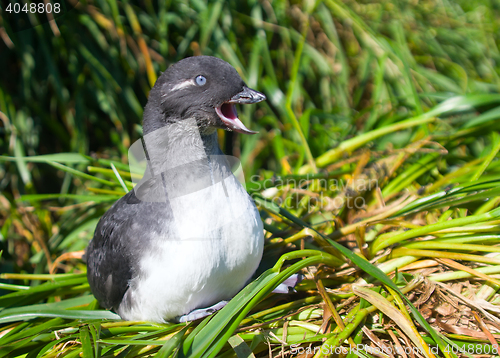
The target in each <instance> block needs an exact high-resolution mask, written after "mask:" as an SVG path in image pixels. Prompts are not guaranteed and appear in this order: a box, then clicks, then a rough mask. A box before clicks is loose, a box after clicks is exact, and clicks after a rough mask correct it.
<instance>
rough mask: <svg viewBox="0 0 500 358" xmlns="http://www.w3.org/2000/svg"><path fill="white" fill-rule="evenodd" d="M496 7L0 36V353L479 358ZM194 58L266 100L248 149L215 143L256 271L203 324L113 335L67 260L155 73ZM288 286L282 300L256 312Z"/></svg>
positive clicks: (494, 252)
mask: <svg viewBox="0 0 500 358" xmlns="http://www.w3.org/2000/svg"><path fill="white" fill-rule="evenodd" d="M499 11H500V9H499V8H498V6H497V5H495V4H493V3H492V4H490V5H487V4H485V3H484V2H480V1H467V2H466V1H458V2H453V3H449V2H441V1H440V2H438V1H425V2H424V1H419V2H396V1H394V2H392V1H386V2H375V3H373V2H371V3H368V2H357V1H344V2H340V1H334V0H324V1H318V2H305V3H304V4H302V3H284V2H279V1H272V2H268V1H261V2H236V1H229V2H222V1H210V2H204V1H192V2H190V3H189V5H187V4H186V3H185V2H181V1H170V2H158V3H153V2H150V1H144V2H141V3H136V2H116V1H114V0H110V1H81V2H80V3H79V5H77V7H76V9H75V10H73V11H71V12H70V13H68V14H67V15H66V16H64V17H61V18H59V19H57V21H56V25H57V27H55V24H52V26H50V25H49V24H47V25H42V26H37V27H35V28H34V29H32V30H26V31H23V32H18V33H14V32H12V31H11V28H10V25H9V23H8V19H6V18H2V19H1V20H0V21H1V22H0V26H3V27H2V29H5V34H4V36H3V37H2V39H3V43H1V45H0V46H3V48H2V49H1V50H0V51H1V52H2V56H0V63H1V64H2V68H3V69H7V70H6V71H5V74H4V75H3V76H2V77H1V78H0V120H1V122H2V127H0V130H1V133H2V136H0V146H1V148H2V152H1V153H2V156H1V157H0V188H1V190H2V194H1V195H0V224H1V228H0V245H1V246H0V250H1V252H2V257H1V260H2V261H0V265H1V272H2V273H1V276H0V278H1V279H2V282H0V290H2V291H1V292H2V296H0V356H7V357H30V358H31V357H58V356H61V355H63V356H65V357H76V356H82V355H83V356H84V357H100V356H103V357H106V356H107V357H125V356H127V357H147V356H153V355H154V356H157V357H169V356H177V357H183V356H189V357H214V356H220V357H233V356H238V357H252V356H256V357H260V356H261V357H265V356H268V355H272V356H273V357H277V356H284V357H289V356H291V355H292V353H294V352H295V353H306V352H307V350H309V352H311V351H312V352H316V357H320V356H327V354H325V352H327V351H328V350H330V349H335V348H338V347H344V348H347V347H349V345H350V346H351V347H354V346H356V345H358V344H366V345H368V346H370V345H371V346H372V347H386V348H391V349H392V351H393V352H395V351H396V350H397V349H400V348H402V349H403V350H404V348H414V349H417V348H418V349H419V352H420V353H421V355H422V356H426V357H432V356H433V355H434V356H439V357H455V356H460V355H463V354H465V353H467V354H471V355H479V354H486V355H487V354H490V353H492V352H493V351H492V349H493V348H494V347H495V346H494V344H496V343H495V339H498V329H497V327H499V325H500V322H499V319H498V317H497V308H496V307H497V305H498V304H499V303H500V297H499V296H498V294H497V291H498V289H499V288H500V285H499V284H500V282H499V279H498V273H499V272H500V269H499V267H500V257H499V256H498V251H499V247H498V243H500V226H499V224H500V212H499V210H500V209H499V204H500V189H499V184H500V165H499V161H498V152H499V150H500V136H499V134H498V131H499V129H500V122H499V118H500V93H499V90H500V79H499V75H498V74H499V73H500V67H499V65H498V64H500V53H499V50H498V43H499V41H500V39H499V33H500V32H499V26H500V25H499V23H498V21H496V19H498V17H499V15H500V14H499ZM32 20H33V21H34V23H35V21H36V17H33V19H32ZM5 36H8V40H7V38H6V37H5ZM9 41H10V42H9ZM0 42H1V40H0ZM4 54H5V55H4ZM199 54H205V55H214V56H218V57H220V58H223V59H225V60H226V61H228V62H229V63H231V64H232V65H233V66H234V67H235V68H236V69H237V70H238V71H239V72H240V74H241V75H242V77H243V78H244V79H245V81H246V82H247V84H248V85H249V86H250V87H252V88H256V89H258V90H260V91H262V92H264V93H265V94H266V96H267V97H268V100H267V101H266V102H263V103H261V104H259V105H257V106H250V107H245V108H242V109H241V118H242V120H243V121H244V122H245V125H248V126H249V128H252V129H254V130H259V134H258V135H255V136H236V137H235V136H234V135H232V134H229V133H226V132H221V133H220V135H221V138H220V142H221V143H222V144H223V147H224V149H225V151H226V152H227V153H233V154H234V155H236V156H238V157H239V158H241V161H242V163H243V169H244V173H245V176H246V183H247V190H248V191H249V192H250V193H251V194H252V195H253V196H254V198H255V200H256V203H257V204H258V205H259V209H260V211H261V216H262V219H263V221H264V226H265V229H266V246H265V253H264V259H263V264H262V267H261V269H260V271H259V272H260V274H261V275H260V277H259V278H256V279H255V280H254V281H253V282H252V283H250V284H249V285H248V286H247V287H246V288H245V289H244V290H242V291H241V292H240V293H239V294H238V296H237V297H236V298H235V299H233V300H232V301H231V302H230V304H228V305H227V306H226V307H225V308H224V309H223V310H222V311H220V312H219V313H217V314H216V315H214V316H213V317H211V318H207V319H205V320H203V321H201V322H194V323H191V324H189V325H184V324H165V325H158V324H151V323H148V322H124V321H120V320H118V317H117V316H116V315H115V314H113V313H112V312H108V311H104V310H102V309H100V308H99V305H98V303H97V301H95V300H94V298H93V296H92V295H90V292H89V287H88V283H87V280H86V276H85V270H86V268H85V264H84V263H83V261H82V259H81V257H82V254H83V250H84V249H85V247H86V245H87V243H88V241H89V240H90V238H91V237H92V234H93V231H94V229H95V226H96V224H97V222H98V220H99V218H100V217H101V215H102V214H103V213H104V212H105V210H106V209H107V208H109V206H110V205H111V204H112V203H113V202H114V201H115V200H116V199H117V198H119V197H120V196H121V195H123V194H124V193H125V192H126V191H127V190H130V189H131V188H132V186H133V184H132V176H131V174H130V173H129V168H128V163H127V154H128V148H129V147H130V145H131V144H132V143H134V142H135V141H136V140H138V139H139V138H140V135H141V134H142V129H141V128H140V126H139V124H140V121H141V115H142V107H143V106H144V105H145V102H146V99H147V95H148V91H149V89H150V88H151V85H152V84H153V83H154V80H155V79H156V76H157V75H158V74H159V72H160V71H163V70H164V69H165V68H166V67H167V66H168V65H169V64H171V63H173V62H175V61H177V60H180V59H182V58H184V57H186V56H190V55H199ZM294 272H301V273H303V274H305V277H306V279H305V280H304V281H303V282H302V283H300V284H299V286H298V287H297V291H298V292H297V293H295V294H290V295H276V294H270V292H271V290H272V289H273V287H275V286H276V285H277V284H278V283H279V282H280V281H282V280H283V279H285V278H286V277H287V276H288V275H290V274H292V273H294ZM456 312H460V314H457V313H456ZM426 321H427V322H426ZM292 345H293V346H292ZM437 347H439V348H437ZM496 347H498V346H496ZM382 351H383V350H382ZM250 352H252V353H250ZM457 352H458V354H457ZM460 352H462V353H460ZM463 352H465V353H463ZM467 354H465V355H467ZM496 355H498V354H496ZM355 356H360V357H372V356H375V355H373V354H371V353H370V352H369V351H366V350H365V351H361V352H358V353H356V352H353V351H351V352H350V353H348V354H347V357H349V358H354V357H355Z"/></svg>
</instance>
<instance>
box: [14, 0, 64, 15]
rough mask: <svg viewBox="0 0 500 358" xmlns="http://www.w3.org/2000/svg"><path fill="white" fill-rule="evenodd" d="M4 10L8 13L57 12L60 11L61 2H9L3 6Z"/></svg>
mask: <svg viewBox="0 0 500 358" xmlns="http://www.w3.org/2000/svg"><path fill="white" fill-rule="evenodd" d="M5 11H6V12H9V13H15V14H19V13H21V12H24V13H26V14H27V13H28V12H29V13H32V14H34V13H39V14H43V13H49V14H50V13H52V12H53V13H55V14H58V13H60V12H61V4H59V3H54V4H52V3H50V2H47V3H38V4H35V3H31V4H26V3H25V4H20V3H16V2H15V3H9V5H7V7H6V8H5Z"/></svg>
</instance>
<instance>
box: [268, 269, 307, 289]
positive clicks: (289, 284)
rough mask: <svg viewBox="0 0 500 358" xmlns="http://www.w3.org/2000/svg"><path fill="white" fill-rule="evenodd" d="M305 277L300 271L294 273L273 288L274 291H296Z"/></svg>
mask: <svg viewBox="0 0 500 358" xmlns="http://www.w3.org/2000/svg"><path fill="white" fill-rule="evenodd" d="M303 279H304V275H302V274H300V273H296V274H293V275H292V276H290V277H289V278H287V279H286V280H285V281H283V282H282V283H280V284H279V285H278V287H276V288H275V289H274V290H273V293H293V292H297V291H295V286H297V284H298V283H300V281H302V280H303Z"/></svg>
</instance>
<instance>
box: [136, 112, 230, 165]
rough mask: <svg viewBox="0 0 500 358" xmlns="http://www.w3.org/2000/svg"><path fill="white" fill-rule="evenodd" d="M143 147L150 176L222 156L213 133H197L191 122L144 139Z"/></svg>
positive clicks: (170, 125)
mask: <svg viewBox="0 0 500 358" xmlns="http://www.w3.org/2000/svg"><path fill="white" fill-rule="evenodd" d="M144 145H145V148H146V151H147V155H148V158H149V165H150V168H152V169H153V171H154V173H161V172H165V171H168V170H170V169H172V168H175V167H179V166H182V165H189V164H190V163H193V162H196V161H200V160H201V161H204V160H207V159H208V162H210V160H209V158H210V156H213V155H222V154H223V153H222V151H221V150H220V148H219V145H218V142H217V131H216V130H215V129H214V130H213V131H211V132H209V133H206V132H205V133H202V132H200V130H199V128H198V126H197V124H196V121H195V120H194V119H186V120H183V121H180V122H176V123H172V124H168V125H166V126H164V127H161V128H159V129H157V130H155V131H153V132H150V133H148V134H146V135H145V136H144Z"/></svg>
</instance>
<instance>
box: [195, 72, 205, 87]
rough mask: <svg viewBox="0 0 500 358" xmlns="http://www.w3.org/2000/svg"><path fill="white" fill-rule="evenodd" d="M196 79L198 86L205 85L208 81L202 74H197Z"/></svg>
mask: <svg viewBox="0 0 500 358" xmlns="http://www.w3.org/2000/svg"><path fill="white" fill-rule="evenodd" d="M194 80H195V82H196V84H197V85H198V86H203V85H205V83H207V79H206V78H205V77H204V76H202V75H199V76H197V77H196V78H195V79H194Z"/></svg>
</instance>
